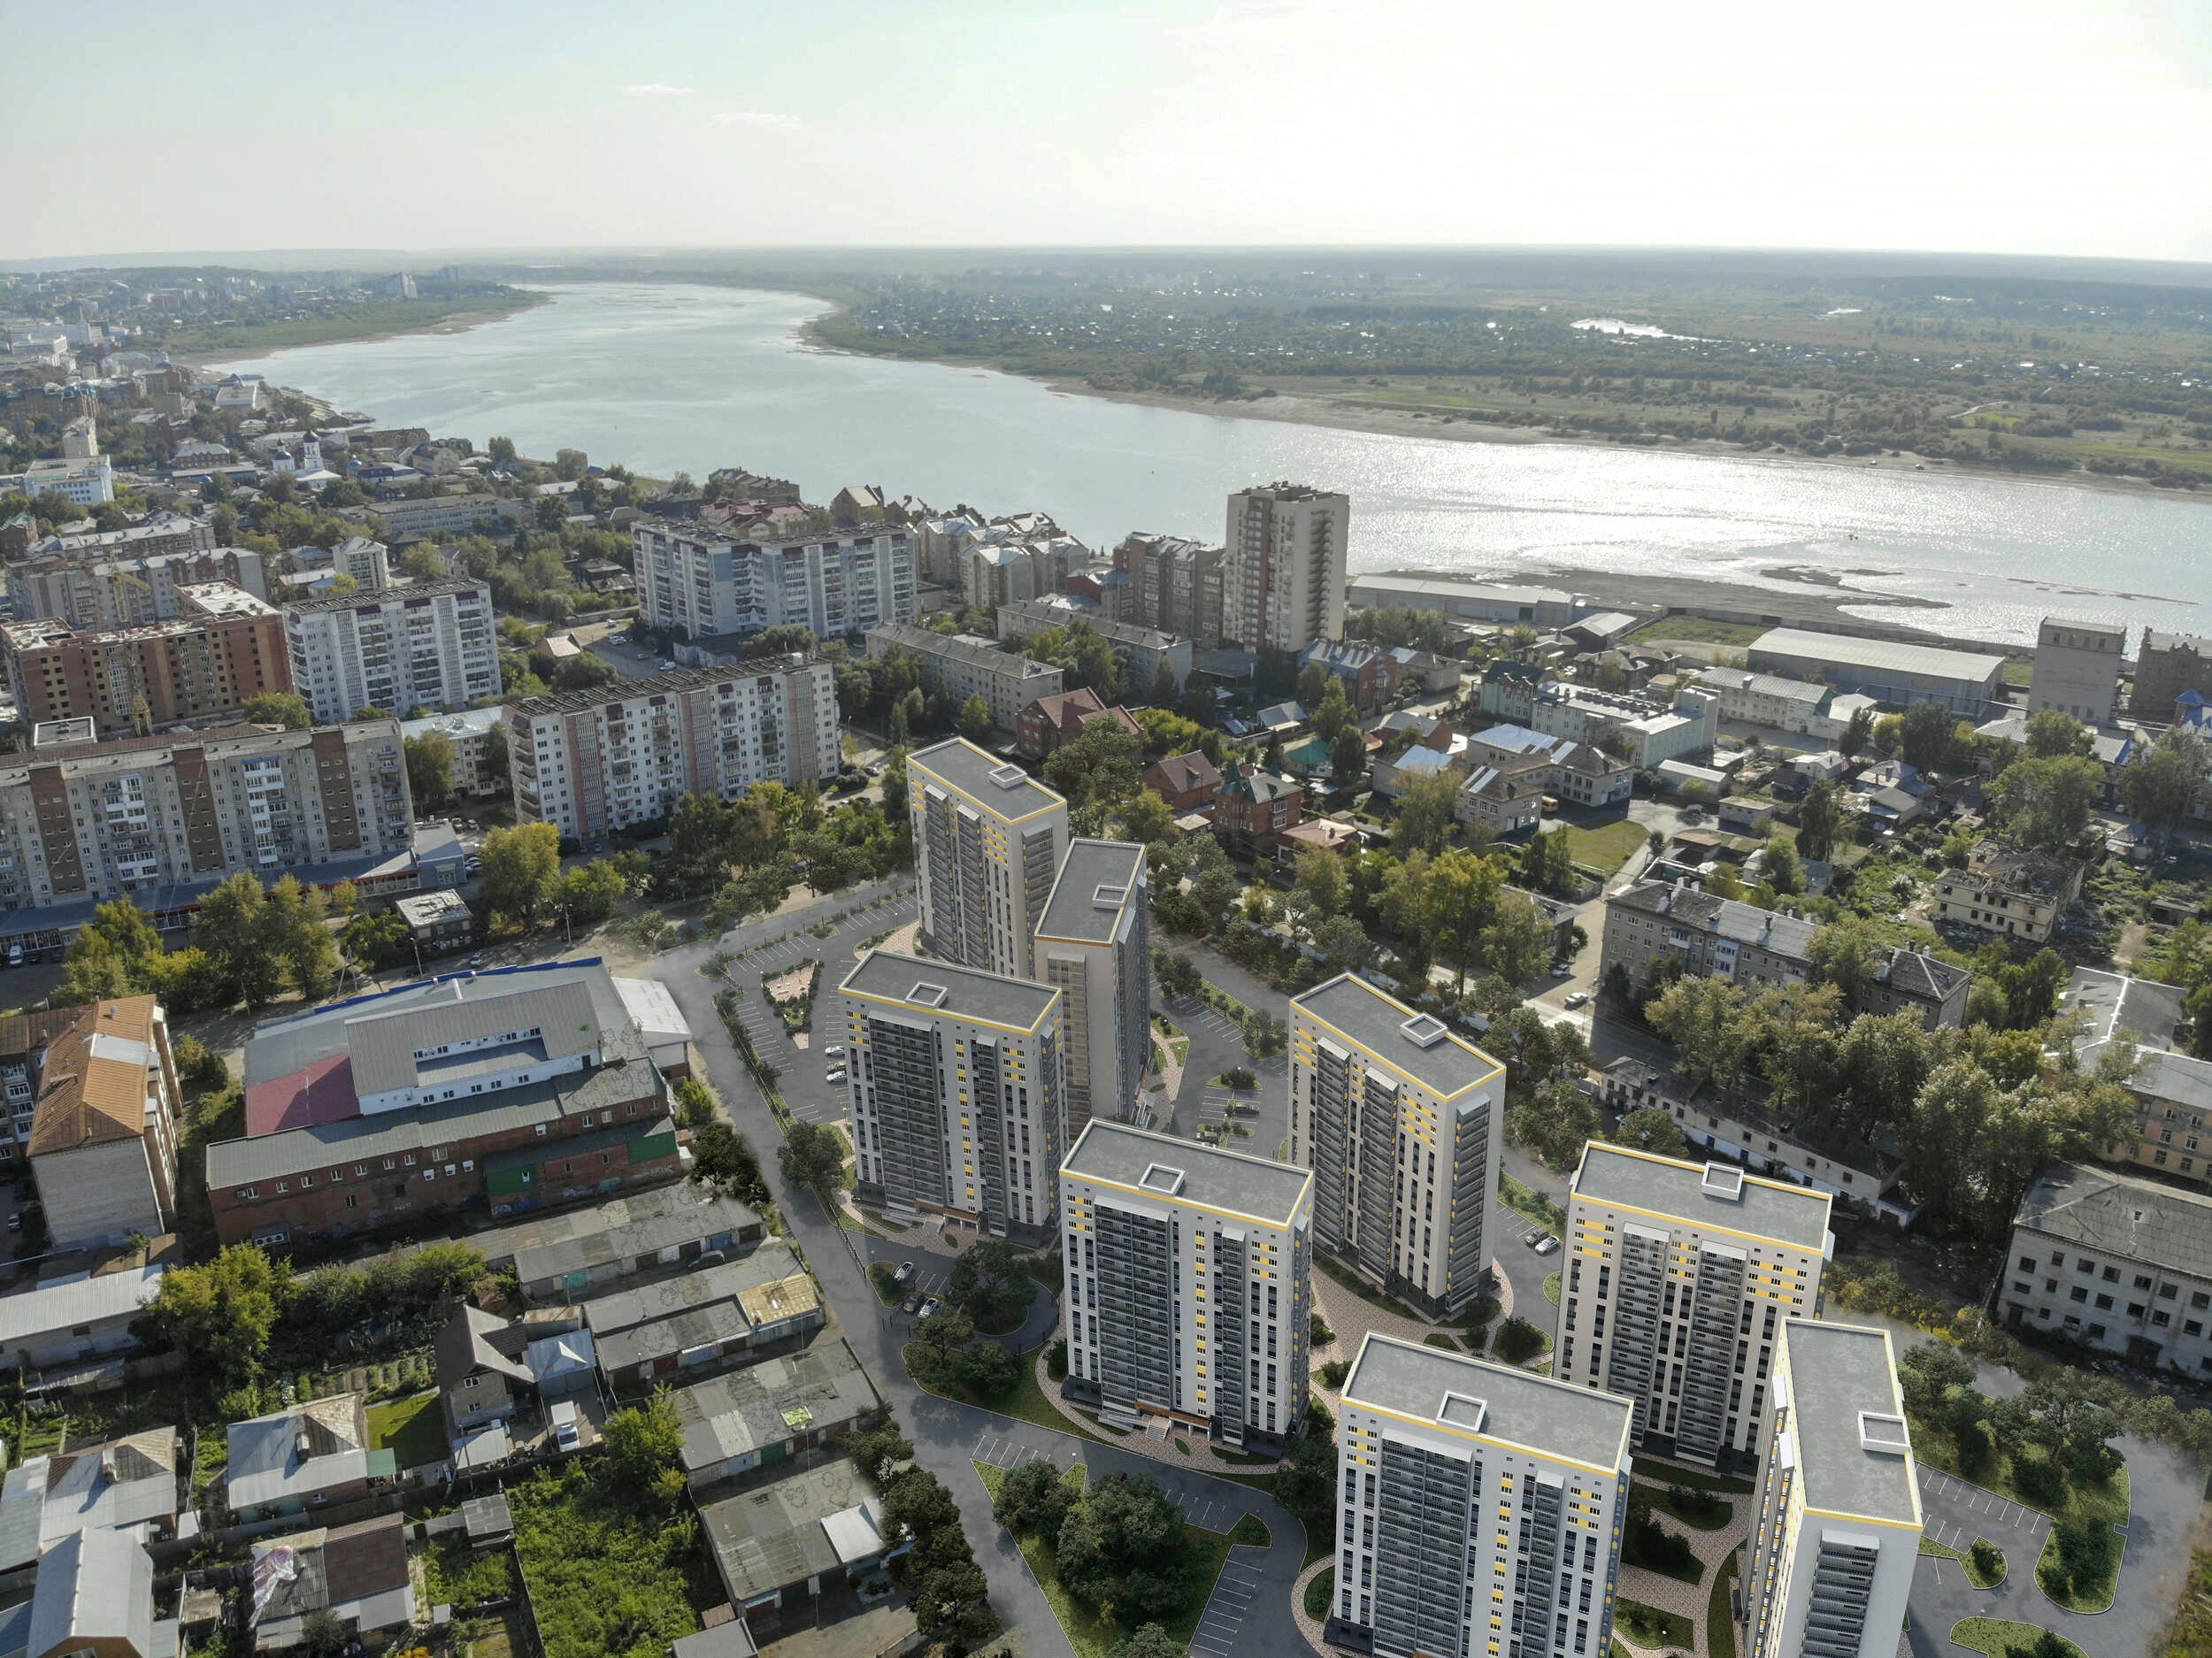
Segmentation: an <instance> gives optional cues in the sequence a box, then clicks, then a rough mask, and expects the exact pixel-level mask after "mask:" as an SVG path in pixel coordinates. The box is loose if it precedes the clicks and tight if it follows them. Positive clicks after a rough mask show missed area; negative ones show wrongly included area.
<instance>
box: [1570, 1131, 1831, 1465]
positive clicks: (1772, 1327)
mask: <svg viewBox="0 0 2212 1658" xmlns="http://www.w3.org/2000/svg"><path fill="white" fill-rule="evenodd" d="M1829 1201H1830V1200H1829V1197H1828V1194H1826V1193H1824V1192H1816V1191H1812V1190H1809V1189H1808V1188H1806V1187H1804V1186H1793V1185H1790V1184H1789V1183H1787V1182H1785V1181H1780V1180H1763V1179H1761V1178H1759V1177H1758V1176H1756V1175H1749V1174H1746V1173H1745V1172H1744V1171H1742V1170H1741V1169H1740V1168H1739V1167H1738V1166H1737V1165H1736V1164H1734V1163H1684V1162H1682V1161H1680V1160H1679V1159H1678V1158H1673V1157H1661V1156H1655V1155H1653V1154H1652V1153H1650V1152H1645V1151H1635V1150H1632V1149H1630V1148H1627V1147H1624V1146H1612V1145H1608V1144H1606V1143H1605V1142H1604V1141H1602V1140H1592V1141H1591V1142H1590V1143H1589V1145H1588V1146H1586V1148H1584V1149H1583V1153H1582V1163H1581V1166H1580V1167H1579V1168H1578V1169H1577V1170H1576V1171H1575V1177H1574V1180H1573V1183H1572V1185H1571V1187H1570V1189H1569V1196H1568V1201H1567V1224H1566V1229H1565V1234H1564V1236H1563V1238H1562V1240H1561V1241H1562V1242H1563V1244H1565V1246H1566V1251H1567V1253H1566V1255H1565V1257H1564V1259H1565V1262H1566V1270H1567V1277H1566V1281H1565V1283H1564V1284H1563V1285H1562V1286H1560V1297H1559V1340H1558V1360H1557V1362H1556V1364H1555V1367H1554V1370H1553V1372H1552V1373H1553V1374H1554V1375H1555V1376H1557V1377H1559V1378H1561V1379H1562V1380H1563V1381H1571V1382H1574V1383H1576V1384H1578V1385H1579V1386H1586V1387H1601V1388H1603V1389H1605V1390H1606V1391H1607V1392H1608V1393H1617V1394H1619V1395H1620V1396H1621V1397H1622V1398H1624V1399H1626V1400H1628V1401H1631V1402H1632V1404H1633V1405H1634V1406H1635V1408H1636V1434H1637V1440H1638V1444H1639V1446H1640V1447H1645V1448H1649V1449H1651V1450H1655V1451H1656V1452H1658V1453H1660V1454H1661V1455H1671V1456H1679V1457H1682V1458H1685V1459H1686V1460H1688V1461H1692V1462H1709V1463H1711V1464H1712V1465H1713V1466H1714V1467H1715V1468H1717V1469H1718V1470H1721V1471H1722V1472H1724V1473H1725V1472H1727V1471H1728V1470H1731V1469H1733V1468H1737V1467H1748V1466H1750V1465H1751V1464H1752V1463H1754V1462H1756V1461H1757V1460H1758V1457H1759V1454H1760V1450H1761V1447H1763V1445H1764V1443H1765V1429H1766V1421H1767V1413H1768V1408H1769V1404H1770V1399H1771V1395H1772V1393H1773V1377H1772V1371H1773V1366H1774V1351H1775V1343H1776V1342H1777V1341H1778V1340H1779V1339H1780V1338H1781V1332H1782V1326H1783V1325H1784V1324H1786V1323H1787V1322H1789V1321H1790V1320H1792V1319H1809V1318H1815V1317H1817V1316H1819V1314H1820V1294H1821V1289H1820V1281H1821V1270H1822V1268H1823V1265H1824V1263H1825V1262H1826V1259H1827V1252H1828V1248H1829V1246H1830V1245H1831V1243H1832V1239H1831V1238H1830V1236H1829V1233H1828V1206H1829Z"/></svg>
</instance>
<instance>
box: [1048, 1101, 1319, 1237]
mask: <svg viewBox="0 0 2212 1658" xmlns="http://www.w3.org/2000/svg"><path fill="white" fill-rule="evenodd" d="M1060 1167H1061V1170H1062V1171H1063V1172H1064V1173H1067V1174H1071V1175H1074V1176H1076V1177H1078V1178H1088V1179H1094V1180H1111V1181H1113V1182H1115V1183H1116V1184H1117V1185H1119V1186H1136V1187H1139V1188H1141V1189H1142V1190H1145V1191H1148V1192H1151V1193H1153V1194H1155V1195H1156V1196H1158V1197H1160V1198H1162V1199H1164V1200H1171V1201H1180V1202H1185V1203H1203V1204H1205V1205H1207V1206H1208V1207H1209V1208H1211V1209H1233V1210H1234V1211H1235V1212H1236V1213H1238V1214H1240V1215H1249V1216H1250V1217H1252V1218H1253V1219H1255V1220H1263V1221H1269V1222H1272V1223H1274V1224H1277V1225H1285V1226H1286V1225H1288V1224H1290V1219H1291V1217H1292V1216H1293V1215H1294V1214H1295V1213H1296V1212H1297V1209H1298V1205H1299V1203H1300V1201H1302V1199H1303V1197H1304V1196H1305V1193H1306V1190H1307V1188H1308V1187H1309V1186H1310V1185H1311V1184H1312V1182H1313V1171H1311V1170H1310V1169H1302V1168H1299V1167H1298V1166H1297V1165H1296V1164H1294V1163H1275V1162H1272V1161H1271V1160H1270V1159H1267V1158H1264V1157H1248V1156H1246V1155H1244V1154H1243V1153H1242V1152H1236V1151H1221V1150H1217V1149H1216V1148H1214V1147H1211V1146H1208V1145H1205V1144H1203V1143H1202V1142H1200V1141H1197V1140H1178V1139H1176V1138H1175V1136H1173V1135H1172V1134H1155V1133H1151V1132H1148V1131H1146V1130H1144V1129H1141V1128H1132V1127H1130V1126H1129V1125H1127V1124H1126V1123H1116V1122H1113V1121H1110V1119H1108V1118H1105V1117H1093V1118H1092V1119H1091V1120H1090V1122H1089V1124H1088V1125H1087V1126H1086V1127H1085V1128H1084V1130H1083V1132H1082V1133H1081V1134H1079V1136H1077V1138H1076V1141H1075V1145H1074V1148H1072V1149H1071V1150H1070V1151H1069V1153H1068V1155H1067V1156H1066V1158H1065V1159H1064V1161H1063V1162H1062V1163H1061V1165H1060ZM1148 1173H1150V1174H1151V1175H1152V1176H1153V1178H1151V1179H1150V1180H1147V1179H1146V1178H1145V1177H1146V1175H1147V1174H1148ZM1173 1177H1179V1178H1173Z"/></svg>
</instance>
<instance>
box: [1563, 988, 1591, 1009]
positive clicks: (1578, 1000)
mask: <svg viewBox="0 0 2212 1658" xmlns="http://www.w3.org/2000/svg"><path fill="white" fill-rule="evenodd" d="M1589 1000H1590V993H1589V992H1588V991H1586V990H1578V991H1575V992H1573V993H1572V994H1570V995H1569V996H1568V998H1567V1005H1568V1006H1569V1007H1570V1008H1578V1007H1580V1006H1582V1005H1583V1004H1584V1003H1585V1002H1588V1001H1589Z"/></svg>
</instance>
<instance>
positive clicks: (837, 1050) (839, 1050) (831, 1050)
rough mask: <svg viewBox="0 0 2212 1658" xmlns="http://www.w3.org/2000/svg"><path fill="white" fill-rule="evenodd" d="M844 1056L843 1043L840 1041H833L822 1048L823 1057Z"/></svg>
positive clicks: (836, 1057) (838, 1057) (837, 1057)
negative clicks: (828, 1045)
mask: <svg viewBox="0 0 2212 1658" xmlns="http://www.w3.org/2000/svg"><path fill="white" fill-rule="evenodd" d="M844 1056H845V1045H844V1043H842V1042H836V1043H833V1044H832V1045H831V1046H830V1047H828V1048H824V1049H823V1050H822V1057H823V1058H825V1059H842V1058H843V1057H844Z"/></svg>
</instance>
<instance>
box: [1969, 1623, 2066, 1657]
mask: <svg viewBox="0 0 2212 1658" xmlns="http://www.w3.org/2000/svg"><path fill="white" fill-rule="evenodd" d="M1951 1639H1953V1640H1954V1641H1956V1642H1957V1643H1958V1644H1959V1645H1960V1646H1964V1647H1966V1648H1968V1649H1969V1650H1970V1651H1973V1652H1978V1653H1987V1654H1990V1658H2008V1654H2014V1653H2017V1654H2020V1658H2027V1654H2030V1653H2032V1652H2033V1651H2034V1650H2035V1644H2036V1642H2038V1641H2039V1640H2040V1639H2043V1631H2041V1630H2039V1629H2038V1628H2036V1626H2035V1625H2034V1624H2032V1623H2014V1622H2012V1621H2011V1620H2010V1619H2009V1618H2001V1617H1962V1618H1961V1619H1960V1620H1959V1621H1958V1622H1957V1623H1954V1624H1952V1625H1951ZM2059 1639H2061V1640H2062V1641H2066V1650H2067V1651H2068V1652H2070V1653H2072V1654H2074V1658H2085V1654H2083V1652H2082V1649H2081V1648H2080V1647H2078V1646H2075V1645H2074V1643H2073V1642H2071V1641H2070V1640H2066V1638H2065V1637H2064V1636H2063V1635H2062V1636H2060V1637H2059Z"/></svg>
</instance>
